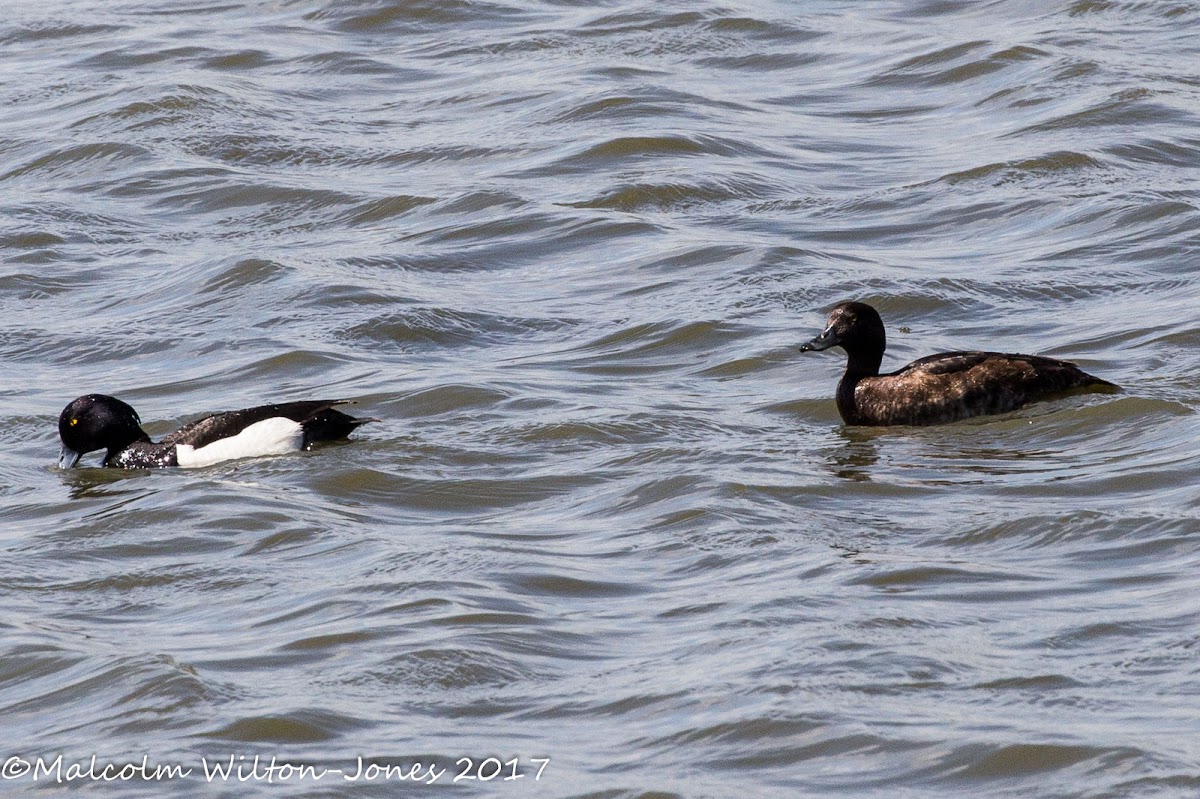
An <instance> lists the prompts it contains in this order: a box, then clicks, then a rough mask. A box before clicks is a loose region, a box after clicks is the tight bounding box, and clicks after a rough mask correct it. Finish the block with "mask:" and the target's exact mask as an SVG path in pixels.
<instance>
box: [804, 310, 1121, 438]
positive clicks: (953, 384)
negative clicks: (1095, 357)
mask: <svg viewBox="0 0 1200 799" xmlns="http://www.w3.org/2000/svg"><path fill="white" fill-rule="evenodd" d="M886 346H887V341H886V336H885V334H884V331H883V320H881V319H880V318H879V313H878V312H877V311H876V310H875V309H874V308H872V307H871V306H870V305H867V304H866V303H862V302H843V303H839V304H838V305H836V306H834V308H833V311H831V312H830V314H829V319H828V320H827V322H826V325H825V329H824V330H823V331H822V332H821V335H819V336H817V337H816V338H814V339H813V340H812V341H810V342H808V343H807V344H805V345H803V346H802V347H800V351H801V352H809V351H813V350H827V349H829V348H830V347H841V348H842V349H843V350H845V351H846V355H847V356H849V357H848V359H847V362H846V373H845V374H844V375H843V376H842V380H841V382H840V383H838V388H837V407H838V412H839V413H840V414H841V415H842V420H843V421H845V423H846V424H849V425H898V424H904V425H927V424H942V423H945V422H953V421H957V420H959V419H966V418H967V417H970V416H981V415H984V414H990V413H1005V412H1006V411H1011V410H1014V409H1016V408H1020V407H1021V406H1022V405H1025V404H1026V403H1029V402H1035V401H1037V400H1042V399H1048V398H1050V397H1053V396H1057V395H1062V394H1065V393H1069V392H1072V391H1075V390H1080V391H1107V392H1113V391H1119V390H1120V388H1119V387H1118V386H1116V385H1114V384H1113V383H1109V382H1108V381H1107V380H1101V379H1100V378H1098V377H1093V376H1092V375H1089V374H1087V373H1086V372H1084V371H1083V370H1081V369H1080V368H1079V367H1077V366H1076V365H1075V364H1073V363H1068V362H1066V361H1059V360H1055V359H1053V358H1043V357H1041V356H1038V355H1018V354H1004V353H999V352H944V353H940V354H938V355H930V356H928V357H925V358H920V359H918V360H915V361H913V362H912V363H910V364H909V365H908V366H905V367H904V368H902V369H900V370H899V371H896V372H892V373H890V374H885V375H881V374H879V364H880V363H881V362H882V361H883V351H884V349H885V347H886Z"/></svg>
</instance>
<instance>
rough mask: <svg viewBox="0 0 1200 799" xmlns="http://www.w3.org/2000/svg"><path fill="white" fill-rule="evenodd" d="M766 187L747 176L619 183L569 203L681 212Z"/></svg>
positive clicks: (630, 210)
mask: <svg viewBox="0 0 1200 799" xmlns="http://www.w3.org/2000/svg"><path fill="white" fill-rule="evenodd" d="M768 191H769V190H768V188H767V187H766V186H764V185H763V184H762V182H761V181H760V180H759V179H758V178H756V177H754V176H751V175H737V176H732V177H726V178H717V179H713V180H708V181H677V182H663V183H636V184H625V185H620V186H618V187H617V188H614V189H612V190H609V191H607V192H605V193H603V194H602V195H600V196H598V197H595V198H593V199H590V200H581V201H577V202H572V203H569V205H570V206H571V207H573V208H594V209H609V210H613V211H624V212H626V213H633V212H637V211H683V210H685V209H689V208H693V207H695V206H705V205H715V204H719V203H727V202H732V201H735V200H748V199H758V198H761V197H762V196H763V195H764V194H766V193H768Z"/></svg>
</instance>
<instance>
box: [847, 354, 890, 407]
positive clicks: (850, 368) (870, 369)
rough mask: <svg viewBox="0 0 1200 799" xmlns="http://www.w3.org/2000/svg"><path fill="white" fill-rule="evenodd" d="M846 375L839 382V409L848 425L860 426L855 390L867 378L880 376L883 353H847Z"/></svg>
mask: <svg viewBox="0 0 1200 799" xmlns="http://www.w3.org/2000/svg"><path fill="white" fill-rule="evenodd" d="M846 354H847V355H849V356H850V357H849V359H848V360H847V361H846V373H845V374H844V375H842V379H841V380H840V381H839V382H838V387H837V408H838V413H839V414H841V416H842V421H844V422H845V423H846V424H858V423H859V414H858V404H857V403H856V402H855V400H854V389H856V388H857V387H858V384H859V383H860V382H861V381H862V380H863V378H866V377H875V376H876V375H878V374H879V365H880V364H881V363H882V362H883V353H882V352H872V353H864V352H861V351H858V350H855V351H853V352H851V351H847V353H846Z"/></svg>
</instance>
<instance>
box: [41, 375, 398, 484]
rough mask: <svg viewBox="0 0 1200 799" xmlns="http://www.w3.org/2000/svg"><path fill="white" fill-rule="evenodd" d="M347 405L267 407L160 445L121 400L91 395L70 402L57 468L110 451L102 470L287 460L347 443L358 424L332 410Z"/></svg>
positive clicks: (197, 424)
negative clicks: (312, 448)
mask: <svg viewBox="0 0 1200 799" xmlns="http://www.w3.org/2000/svg"><path fill="white" fill-rule="evenodd" d="M347 402H349V400H311V401H307V402H285V403H282V404H279V405H261V406H259V407H257V408H246V409H245V410H241V411H227V412H225V413H216V414H212V415H211V416H205V417H204V418H203V419H197V420H196V421H194V422H191V423H190V424H186V425H184V426H183V427H181V428H179V429H178V430H176V431H175V432H174V433H171V434H170V435H168V436H167V437H165V438H164V439H163V440H162V441H160V442H159V443H157V444H156V443H154V442H153V441H151V440H150V436H148V435H146V431H144V430H142V428H141V420H140V419H139V418H138V415H137V411H135V410H134V409H133V408H131V407H129V406H128V405H126V404H125V403H124V402H121V400H119V399H116V398H115V397H109V396H106V395H104V394H88V395H86V396H83V397H80V398H79V399H77V400H74V401H73V402H71V404H70V405H68V406H67V407H66V408H64V409H63V412H62V415H61V416H59V417H58V436H59V438H60V439H62V454H61V455H60V456H59V460H58V465H59V468H62V469H70V468H71V467H72V466H74V465H75V464H77V463H78V462H79V459H80V458H81V457H83V456H84V455H85V454H87V453H89V452H92V451H94V450H98V449H103V450H107V451H106V452H105V454H104V460H103V461H102V462H101V465H102V466H111V467H114V468H119V469H151V468H156V467H161V466H183V467H196V466H210V465H212V464H214V463H219V462H221V461H225V460H232V459H234V458H251V457H257V456H261V455H283V454H285V453H288V452H297V451H299V450H302V449H307V448H308V447H309V445H311V444H312V443H314V442H316V441H328V440H331V439H336V438H345V437H346V436H348V435H349V434H350V432H351V431H352V430H354V428H356V427H358V426H359V425H360V424H365V423H367V422H374V421H378V420H377V419H356V418H354V417H353V416H349V415H347V414H344V413H342V412H341V411H338V410H334V406H335V405H343V404H346V403H347Z"/></svg>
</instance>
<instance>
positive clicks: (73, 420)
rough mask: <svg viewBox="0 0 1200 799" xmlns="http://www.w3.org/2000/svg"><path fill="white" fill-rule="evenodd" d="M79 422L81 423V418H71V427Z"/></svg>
mask: <svg viewBox="0 0 1200 799" xmlns="http://www.w3.org/2000/svg"><path fill="white" fill-rule="evenodd" d="M77 424H79V420H78V419H72V420H71V427H74V426H75V425H77Z"/></svg>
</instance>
